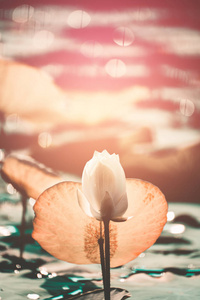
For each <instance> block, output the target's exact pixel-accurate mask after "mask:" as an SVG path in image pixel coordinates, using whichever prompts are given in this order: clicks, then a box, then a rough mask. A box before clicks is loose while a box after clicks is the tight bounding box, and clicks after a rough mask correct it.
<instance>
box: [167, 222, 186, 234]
mask: <svg viewBox="0 0 200 300" xmlns="http://www.w3.org/2000/svg"><path fill="white" fill-rule="evenodd" d="M184 231H185V226H184V225H183V224H174V225H172V226H171V228H170V232H171V233H172V234H181V233H183V232H184Z"/></svg>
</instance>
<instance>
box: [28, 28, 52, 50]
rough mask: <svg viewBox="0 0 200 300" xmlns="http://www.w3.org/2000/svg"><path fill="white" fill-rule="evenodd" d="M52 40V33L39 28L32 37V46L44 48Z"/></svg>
mask: <svg viewBox="0 0 200 300" xmlns="http://www.w3.org/2000/svg"><path fill="white" fill-rule="evenodd" d="M53 41H54V34H53V33H52V32H51V31H48V30H40V31H38V32H36V33H35V35H34V38H33V43H34V46H35V47H37V48H40V49H45V48H48V47H49V46H51V44H52V43H53Z"/></svg>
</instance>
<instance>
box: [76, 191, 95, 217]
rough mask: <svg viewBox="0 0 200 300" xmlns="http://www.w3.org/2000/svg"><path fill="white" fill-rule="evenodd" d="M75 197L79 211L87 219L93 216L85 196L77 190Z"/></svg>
mask: <svg viewBox="0 0 200 300" xmlns="http://www.w3.org/2000/svg"><path fill="white" fill-rule="evenodd" d="M77 196H78V203H79V205H80V207H81V209H82V210H83V211H84V213H85V214H86V215H88V216H89V217H93V214H92V213H91V209H90V204H89V202H88V201H87V198H86V197H85V195H84V194H83V193H82V192H81V190H79V189H78V190H77Z"/></svg>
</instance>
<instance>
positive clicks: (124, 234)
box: [33, 179, 167, 267]
mask: <svg viewBox="0 0 200 300" xmlns="http://www.w3.org/2000/svg"><path fill="white" fill-rule="evenodd" d="M77 189H80V190H81V184H79V183H75V182H62V183H59V184H57V185H54V186H53V187H51V188H49V189H47V190H46V191H44V192H43V194H42V195H41V196H40V197H39V198H38V200H37V202H36V204H35V206H34V210H35V214H36V217H35V220H34V231H33V238H34V239H36V240H37V241H38V242H39V243H40V244H41V246H42V247H43V248H44V249H45V250H46V251H48V252H49V253H51V254H52V255H54V256H55V257H57V258H59V259H61V260H65V261H68V262H71V263H79V264H90V263H100V259H99V247H98V239H99V237H100V224H99V221H97V220H96V219H94V218H90V217H88V216H87V215H85V213H84V212H83V211H82V209H81V208H80V206H79V204H78V200H77ZM127 195H128V209H127V212H126V214H127V215H129V216H133V217H132V218H131V219H130V220H128V221H126V222H121V223H115V222H112V221H111V222H110V253H111V267H117V266H120V265H123V264H125V263H127V262H129V261H131V260H132V259H134V258H136V257H137V256H138V255H139V254H140V253H141V252H143V251H145V250H146V249H147V248H149V247H150V246H151V245H152V244H153V243H154V242H155V241H156V240H157V238H158V237H159V235H160V233H161V231H162V229H163V227H164V225H165V223H166V220H167V202H166V200H165V197H164V195H163V194H162V193H161V191H160V190H159V189H158V188H157V187H155V186H154V185H152V184H150V183H148V182H145V181H142V180H139V179H128V180H127Z"/></svg>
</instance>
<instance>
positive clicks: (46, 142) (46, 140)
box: [38, 132, 52, 148]
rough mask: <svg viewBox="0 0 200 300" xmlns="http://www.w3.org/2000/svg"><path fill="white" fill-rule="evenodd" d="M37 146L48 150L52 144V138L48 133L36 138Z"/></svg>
mask: <svg viewBox="0 0 200 300" xmlns="http://www.w3.org/2000/svg"><path fill="white" fill-rule="evenodd" d="M38 144H39V145H40V147H42V148H48V147H49V146H51V144H52V136H51V135H50V133H48V132H42V133H40V134H39V136H38Z"/></svg>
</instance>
